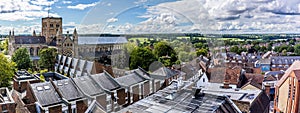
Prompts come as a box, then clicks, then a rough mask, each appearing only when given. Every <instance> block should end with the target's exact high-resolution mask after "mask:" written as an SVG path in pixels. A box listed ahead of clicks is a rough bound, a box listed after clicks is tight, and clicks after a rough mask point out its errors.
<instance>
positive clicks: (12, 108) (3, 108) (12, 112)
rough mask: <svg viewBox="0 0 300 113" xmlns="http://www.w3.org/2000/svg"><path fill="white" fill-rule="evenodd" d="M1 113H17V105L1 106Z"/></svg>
mask: <svg viewBox="0 0 300 113" xmlns="http://www.w3.org/2000/svg"><path fill="white" fill-rule="evenodd" d="M0 111H8V113H15V112H16V104H15V103H10V104H2V105H0ZM5 113H6V112H5Z"/></svg>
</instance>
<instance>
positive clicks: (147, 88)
mask: <svg viewBox="0 0 300 113" xmlns="http://www.w3.org/2000/svg"><path fill="white" fill-rule="evenodd" d="M143 86H144V93H143V94H144V97H145V96H148V95H149V94H150V81H147V82H145V83H144V85H143Z"/></svg>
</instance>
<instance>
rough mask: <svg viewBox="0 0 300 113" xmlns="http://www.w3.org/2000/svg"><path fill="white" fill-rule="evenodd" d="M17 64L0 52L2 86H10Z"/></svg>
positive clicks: (0, 85) (0, 80) (0, 79)
mask: <svg viewBox="0 0 300 113" xmlns="http://www.w3.org/2000/svg"><path fill="white" fill-rule="evenodd" d="M15 66H16V64H15V63H14V62H12V61H10V60H8V59H7V58H6V57H5V56H4V55H3V54H2V53H0V87H8V86H10V83H11V80H12V78H13V76H14V72H15Z"/></svg>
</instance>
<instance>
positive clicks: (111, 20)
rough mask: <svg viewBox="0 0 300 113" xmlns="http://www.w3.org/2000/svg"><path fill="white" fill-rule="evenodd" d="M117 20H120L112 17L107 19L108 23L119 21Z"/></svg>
mask: <svg viewBox="0 0 300 113" xmlns="http://www.w3.org/2000/svg"><path fill="white" fill-rule="evenodd" d="M117 21H118V19H117V18H110V19H107V20H106V22H107V23H113V22H117Z"/></svg>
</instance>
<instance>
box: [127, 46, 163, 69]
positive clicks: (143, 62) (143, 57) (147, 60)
mask: <svg viewBox="0 0 300 113" xmlns="http://www.w3.org/2000/svg"><path fill="white" fill-rule="evenodd" d="M154 61H157V58H156V57H155V55H154V54H153V53H152V51H151V50H150V49H149V48H145V47H135V48H134V49H133V50H132V52H131V53H130V58H129V62H130V64H129V68H130V69H136V68H138V66H140V67H142V68H143V69H145V70H148V69H149V66H150V64H151V63H152V62H154Z"/></svg>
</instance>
